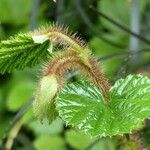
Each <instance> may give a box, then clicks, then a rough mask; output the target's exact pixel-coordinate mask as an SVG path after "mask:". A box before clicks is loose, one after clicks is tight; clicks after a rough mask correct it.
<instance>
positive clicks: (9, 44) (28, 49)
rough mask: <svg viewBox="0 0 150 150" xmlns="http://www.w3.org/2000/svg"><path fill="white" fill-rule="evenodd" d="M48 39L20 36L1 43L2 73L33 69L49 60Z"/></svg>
mask: <svg viewBox="0 0 150 150" xmlns="http://www.w3.org/2000/svg"><path fill="white" fill-rule="evenodd" d="M50 46H51V44H50V41H49V40H48V38H47V37H43V36H32V35H30V34H18V35H16V36H15V37H14V38H13V37H11V38H10V39H9V40H6V41H1V43H0V73H5V72H12V71H13V70H14V69H19V70H21V69H24V68H25V67H33V66H35V65H36V64H39V63H41V62H43V61H46V60H47V59H48V58H49V55H50V54H49V51H48V49H49V47H50Z"/></svg>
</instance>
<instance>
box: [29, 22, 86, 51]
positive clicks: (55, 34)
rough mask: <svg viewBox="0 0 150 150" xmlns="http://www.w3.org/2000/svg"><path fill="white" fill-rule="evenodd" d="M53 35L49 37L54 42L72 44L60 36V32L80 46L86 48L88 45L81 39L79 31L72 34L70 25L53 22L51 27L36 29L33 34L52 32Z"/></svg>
mask: <svg viewBox="0 0 150 150" xmlns="http://www.w3.org/2000/svg"><path fill="white" fill-rule="evenodd" d="M50 33H51V36H50V37H49V38H50V39H51V41H52V42H53V44H62V45H63V46H67V47H68V46H70V44H69V43H68V41H65V40H64V39H62V38H60V37H59V34H63V35H64V36H66V37H68V38H69V39H70V40H72V41H73V42H75V43H76V44H77V45H78V46H80V47H82V48H84V47H86V43H85V41H84V40H82V39H81V37H78V36H77V33H74V34H72V33H71V32H69V28H68V27H64V26H60V25H58V24H53V25H51V26H49V27H46V28H40V30H35V31H34V32H33V33H32V34H33V35H43V34H45V35H47V34H50Z"/></svg>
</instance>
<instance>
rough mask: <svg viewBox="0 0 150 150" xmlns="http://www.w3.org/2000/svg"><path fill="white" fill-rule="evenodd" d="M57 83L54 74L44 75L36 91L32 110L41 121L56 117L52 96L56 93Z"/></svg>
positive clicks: (51, 119) (50, 120)
mask: <svg viewBox="0 0 150 150" xmlns="http://www.w3.org/2000/svg"><path fill="white" fill-rule="evenodd" d="M57 90H58V83H57V79H56V77H55V75H54V74H51V75H47V76H44V77H43V78H42V79H41V81H40V84H39V87H38V89H37V91H36V95H35V100H34V103H33V110H34V113H35V115H36V116H37V117H38V118H39V119H40V121H42V120H43V119H44V118H45V119H47V120H48V121H49V123H51V122H52V121H53V120H54V119H55V118H56V117H57V115H58V114H57V111H56V109H55V103H54V98H55V96H56V94H57Z"/></svg>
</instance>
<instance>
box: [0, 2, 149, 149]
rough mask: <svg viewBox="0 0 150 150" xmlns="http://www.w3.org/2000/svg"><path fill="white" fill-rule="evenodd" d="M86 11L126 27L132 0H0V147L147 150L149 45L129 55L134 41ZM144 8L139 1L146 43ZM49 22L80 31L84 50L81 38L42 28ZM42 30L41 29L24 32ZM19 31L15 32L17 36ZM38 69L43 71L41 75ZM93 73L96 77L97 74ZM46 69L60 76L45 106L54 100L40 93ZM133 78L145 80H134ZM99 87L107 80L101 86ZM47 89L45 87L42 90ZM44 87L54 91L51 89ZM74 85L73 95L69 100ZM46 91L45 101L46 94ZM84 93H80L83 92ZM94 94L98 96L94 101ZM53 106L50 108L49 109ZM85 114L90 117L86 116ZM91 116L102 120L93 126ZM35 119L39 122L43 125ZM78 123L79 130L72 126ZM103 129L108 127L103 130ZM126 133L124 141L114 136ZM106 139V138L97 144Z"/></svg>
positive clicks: (146, 11) (62, 30)
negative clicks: (54, 114) (51, 105)
mask: <svg viewBox="0 0 150 150" xmlns="http://www.w3.org/2000/svg"><path fill="white" fill-rule="evenodd" d="M91 5H92V6H93V7H95V9H97V10H98V11H100V12H103V13H104V14H106V15H107V16H108V17H110V18H112V19H113V20H115V21H116V22H118V23H120V24H122V25H123V26H125V27H126V28H130V14H131V13H130V11H131V9H132V8H131V7H132V5H131V1H120V0H114V1H113V7H112V1H111V0H101V1H97V0H93V1H89V0H83V1H82V2H81V0H77V1H67V0H63V1H56V2H54V1H47V0H46V1H38V0H37V1H28V0H27V1H26V0H22V1H19V0H17V1H15V2H14V1H13V0H0V40H3V41H0V73H2V74H3V75H2V74H0V129H1V130H0V149H6V146H8V145H9V147H10V149H28V150H33V149H37V150H38V149H42V150H46V149H50V150H53V149H54V150H55V149H69V150H70V149H75V150H76V149H81V150H82V149H91V150H99V149H102V150H109V149H112V150H116V149H118V150H123V149H131V150H133V149H137V148H141V149H142V148H143V147H144V148H146V147H149V120H148V119H144V118H148V117H149V111H148V109H149V102H148V98H149V93H148V92H149V89H150V88H149V80H150V79H149V78H147V77H145V75H147V76H148V77H149V75H150V74H149V58H150V55H149V54H150V53H149V51H148V49H149V44H147V45H146V44H145V43H139V50H140V51H139V52H137V53H134V52H133V53H130V51H127V50H128V48H129V40H130V37H131V35H129V34H128V33H126V32H124V31H122V30H120V29H119V28H118V27H116V26H115V25H114V24H112V23H110V22H109V21H108V20H105V19H103V17H102V16H101V15H100V16H99V15H98V13H96V12H94V11H92V10H91V9H90V7H89V6H91ZM22 8H23V9H22ZM149 10H150V9H149V1H148V0H145V1H140V13H141V15H140V16H141V21H140V28H141V29H140V30H141V33H140V35H141V36H143V37H144V38H146V39H149V19H148V18H149ZM89 12H90V13H89ZM49 21H54V22H55V21H56V22H58V24H65V25H67V26H69V28H70V29H71V30H72V31H79V33H80V34H81V35H82V37H83V38H84V39H86V40H87V41H88V43H89V46H87V44H86V43H85V42H84V41H83V40H81V38H80V37H79V36H78V34H72V33H70V32H68V29H67V28H64V27H61V26H57V25H54V26H53V25H52V26H49V25H48V26H46V25H45V24H47V23H48V22H49ZM41 24H42V25H43V26H44V28H39V30H38V31H37V30H36V31H32V32H28V31H29V30H33V29H34V28H35V27H38V26H41ZM70 29H69V30H70ZM18 32H20V34H16V33H18ZM15 34H16V36H14V35H15ZM7 39H8V40H7ZM141 48H142V49H143V50H141ZM144 48H146V49H147V51H145V50H144ZM55 50H57V51H58V52H56V51H55ZM90 50H92V52H91V51H90ZM92 53H93V54H94V57H96V58H94V57H93V55H91V54H92ZM41 54H43V55H41ZM135 55H137V56H138V58H140V59H139V60H138V61H137V62H136V64H134V65H133V64H131V62H130V61H129V60H132V58H133V57H134V56H135ZM89 56H90V57H89ZM89 58H90V59H89ZM97 58H99V59H98V60H101V62H100V63H97V61H96V60H97ZM52 62H53V63H52ZM63 62H64V63H65V62H66V64H67V65H64V63H63ZM43 63H44V65H43ZM41 64H42V66H43V67H42V69H39V65H41ZM79 64H80V65H79ZM95 64H96V66H95ZM66 66H67V67H66ZM29 67H30V68H29ZM32 68H33V69H32ZM85 68H86V69H85ZM95 69H96V70H99V71H98V72H99V73H97V71H95V72H94V70H95ZM39 70H40V72H41V73H40V75H39ZM76 70H77V72H74V71H76ZM50 71H52V73H54V76H55V77H56V78H57V83H56V82H55V83H54V84H58V85H59V86H58V87H57V86H56V87H57V91H56V93H55V90H54V93H53V94H54V95H55V94H56V95H55V96H54V97H53V96H52V97H53V98H52V99H49V100H48V98H47V101H45V104H44V103H43V102H44V101H43V99H44V100H45V98H46V97H49V94H50V95H52V93H51V91H52V90H49V88H44V90H42V88H41V87H42V86H41V84H42V83H43V82H41V81H42V79H43V78H44V77H49V75H50V74H51V73H50ZM103 71H105V73H106V77H108V78H109V82H108V79H107V78H106V77H105V75H104V73H103ZM79 73H81V74H79ZM137 73H140V74H142V75H133V74H137ZM93 74H94V76H95V77H93ZM129 74H132V75H129ZM74 75H75V76H74ZM99 75H100V76H99ZM128 75H129V76H128ZM37 76H38V77H37ZM37 78H38V79H37ZM119 78H122V79H119ZM98 79H101V80H98ZM118 79H119V80H118ZM37 80H39V83H38V84H37ZM66 80H67V81H68V80H69V81H68V82H69V83H66ZM81 80H82V81H81ZM100 81H101V82H100ZM102 81H106V82H104V84H103V85H102V83H103V82H102ZM110 83H111V84H110ZM132 83H133V84H132ZM46 84H48V82H46V83H45V84H44V86H45V85H46ZM82 84H83V86H81V85H82ZM111 85H113V86H111ZM47 87H50V88H51V89H53V86H52V87H51V86H47ZM71 87H73V88H75V91H76V93H75V94H73V95H72V94H71V93H72V92H74V91H73V88H71ZM66 89H67V90H66ZM34 90H35V92H33V91H34ZM92 90H96V92H94V95H93V94H92V95H91V93H92ZM39 91H40V92H39ZM45 91H46V93H47V94H48V95H47V94H46V95H45V94H43V92H45ZM81 91H85V93H82V94H81ZM64 93H66V95H64ZM95 93H98V94H97V97H96V98H95ZM41 94H42V96H41ZM143 94H144V95H143ZM68 95H71V97H69V96H68ZM33 96H34V97H35V100H34V102H35V101H36V100H37V101H38V102H39V104H40V106H43V107H41V109H37V110H40V111H37V112H38V113H36V112H35V109H34V114H33V110H32V108H31V107H30V105H31V101H30V99H31V97H33ZM40 96H41V98H40ZM43 97H44V98H43ZM76 97H78V98H76ZM66 98H68V99H67V101H66ZM39 99H41V101H39ZM81 99H82V101H80V100H81ZM101 99H103V101H101ZM71 100H72V101H71ZM47 102H48V103H47ZM73 102H74V103H73ZM26 103H27V104H26ZM52 103H53V106H54V107H53V108H54V109H53V110H52V109H51V107H49V106H50V105H49V104H52ZM88 104H89V106H87V105H88ZM91 104H92V105H91ZM55 105H56V106H55ZM34 106H35V105H34ZM64 106H65V107H64ZM92 106H93V108H92ZM108 106H109V108H108ZM44 107H46V108H47V110H48V111H46V112H47V113H46V115H45V112H44V111H42V113H41V110H44ZM55 107H56V109H55ZM98 107H99V108H98ZM79 108H81V109H82V108H83V111H82V112H81V114H80V115H79V114H78V112H76V111H77V110H78V109H79ZM88 108H89V110H91V114H89V113H88ZM95 108H97V109H95ZM100 108H101V109H100ZM17 112H18V113H17ZM49 112H56V114H57V115H58V114H59V116H60V117H61V118H58V117H57V119H56V120H54V119H55V117H54V118H53V119H51V117H52V116H51V115H50V114H52V113H50V114H49ZM103 112H104V113H103ZM15 113H16V115H15ZM101 113H103V115H101ZM116 113H117V114H116ZM42 114H44V116H43V115H42ZM68 114H71V115H68ZM39 115H40V117H38V116H39ZM74 115H75V116H74ZM89 115H90V116H92V115H95V116H96V117H99V118H98V119H95V120H93V119H92V117H91V120H90V117H89ZM128 115H129V117H128ZM35 116H37V117H38V118H39V119H40V120H42V124H41V122H39V121H38V120H37V118H35ZM66 116H67V117H68V118H67V117H66ZM76 116H78V118H77V117H76ZM110 117H112V118H110ZM121 117H122V118H123V119H122V118H121ZM69 118H72V119H70V120H69ZM106 118H107V119H106ZM82 119H83V120H84V121H83V122H82V121H81V120H82ZM109 119H110V120H109ZM117 119H118V120H119V121H120V122H119V121H118V120H117ZM46 120H48V121H49V123H51V124H50V125H49V123H48V122H47V121H46ZM52 120H53V122H52ZM68 120H69V121H68ZM97 120H101V121H100V122H98V121H97ZM104 121H106V122H104ZM78 122H79V123H82V124H83V126H79V125H78V124H76V123H78ZM91 122H92V123H93V124H94V123H95V122H98V126H97V129H98V130H97V131H95V130H94V131H95V132H94V131H93V128H92V129H89V128H90V126H88V124H90V123H91ZM133 122H134V123H133ZM104 123H105V124H106V126H102V125H103V124H104ZM93 124H92V125H93ZM116 124H118V126H116ZM92 125H91V127H92ZM101 126H102V127H101ZM110 126H112V127H114V128H111V127H110ZM100 127H101V128H100ZM125 127H128V128H125ZM70 128H71V129H70ZM72 128H73V129H74V128H75V129H76V130H73V129H72ZM85 128H86V129H85ZM105 128H106V129H107V130H106V131H104V129H105ZM80 129H81V130H82V132H81V130H80ZM110 129H111V130H110ZM83 131H84V132H83ZM12 133H16V135H14V134H13V135H12ZM92 133H93V134H92ZM114 133H115V134H114ZM124 133H126V134H125V135H124V136H118V135H119V134H121V135H122V134H124ZM135 133H138V134H135ZM90 134H92V135H95V136H96V135H98V138H93V137H91V135H90ZM99 135H100V136H99ZM104 135H105V136H107V135H109V136H111V138H109V137H102V138H101V136H104ZM112 135H115V136H112ZM135 135H136V136H135ZM3 138H5V139H3Z"/></svg>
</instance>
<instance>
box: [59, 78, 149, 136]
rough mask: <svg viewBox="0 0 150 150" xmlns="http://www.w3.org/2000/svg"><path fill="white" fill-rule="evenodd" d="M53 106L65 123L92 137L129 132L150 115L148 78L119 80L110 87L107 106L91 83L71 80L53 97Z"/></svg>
mask: <svg viewBox="0 0 150 150" xmlns="http://www.w3.org/2000/svg"><path fill="white" fill-rule="evenodd" d="M56 107H57V110H58V112H59V115H60V116H61V117H62V119H63V120H64V121H65V122H66V124H69V125H72V126H74V127H77V128H78V129H81V130H83V131H85V132H87V133H89V134H91V135H92V136H113V135H122V134H124V133H130V132H131V131H132V130H133V129H136V128H139V127H140V126H141V124H142V122H143V120H144V119H145V118H147V117H149V116H150V79H149V78H147V77H143V76H141V75H135V76H134V75H129V76H128V77H126V78H125V79H120V80H118V81H117V82H116V83H115V85H114V86H113V87H112V88H111V89H110V92H109V104H108V105H105V104H104V97H103V95H102V92H101V91H100V90H98V89H97V88H96V87H95V86H94V85H92V84H89V83H88V82H85V81H81V82H76V83H71V84H68V85H67V86H65V87H64V89H63V90H62V91H61V92H60V94H59V95H58V97H57V98H56Z"/></svg>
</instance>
